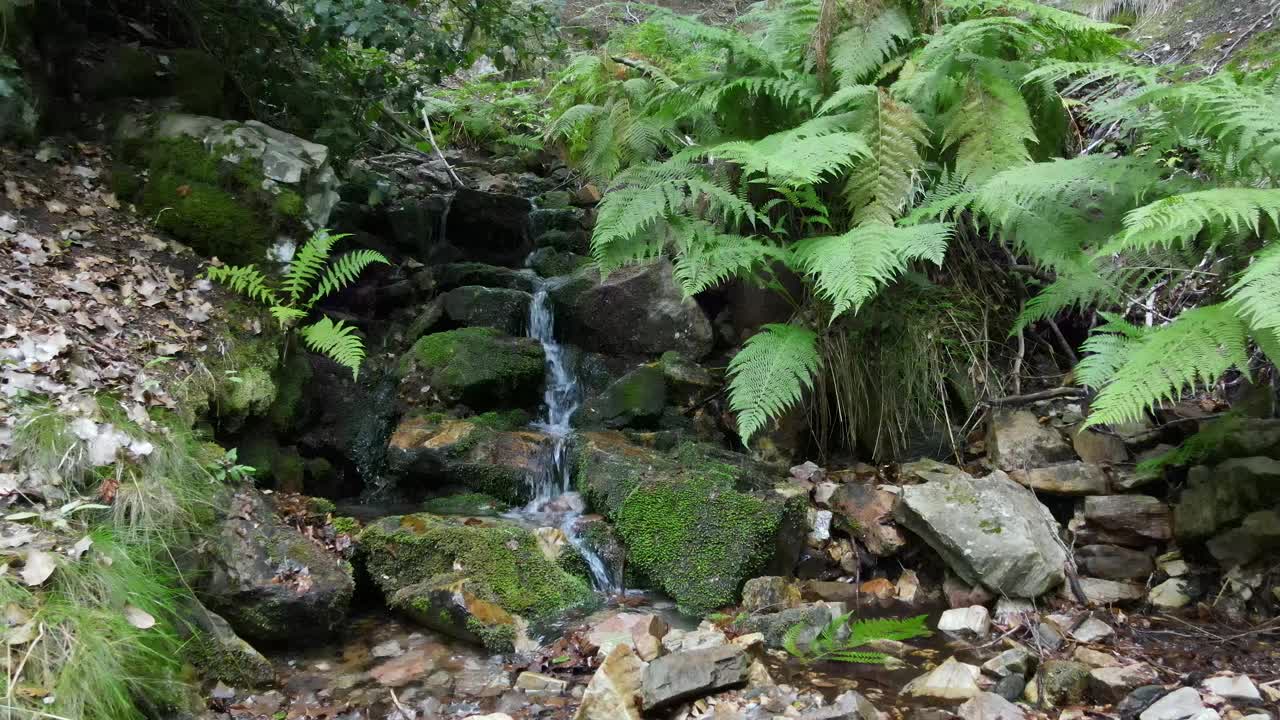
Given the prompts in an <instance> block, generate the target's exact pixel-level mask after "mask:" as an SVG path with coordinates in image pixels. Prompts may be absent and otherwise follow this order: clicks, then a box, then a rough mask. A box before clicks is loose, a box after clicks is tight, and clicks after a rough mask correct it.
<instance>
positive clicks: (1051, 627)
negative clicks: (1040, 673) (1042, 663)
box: [1031, 620, 1067, 652]
mask: <svg viewBox="0 0 1280 720" xmlns="http://www.w3.org/2000/svg"><path fill="white" fill-rule="evenodd" d="M1031 632H1032V633H1033V634H1034V635H1035V638H1036V642H1037V643H1038V644H1039V645H1041V646H1042V647H1044V649H1046V650H1048V651H1050V652H1054V651H1056V650H1057V649H1058V648H1060V647H1062V644H1063V643H1065V642H1066V641H1067V637H1066V633H1065V632H1064V630H1063V629H1062V628H1061V627H1060V626H1059V625H1058V624H1057V623H1055V622H1053V621H1052V620H1045V621H1044V622H1039V623H1036V626H1035V627H1034V628H1032V629H1031Z"/></svg>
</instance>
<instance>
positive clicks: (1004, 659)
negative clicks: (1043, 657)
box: [982, 647, 1039, 678]
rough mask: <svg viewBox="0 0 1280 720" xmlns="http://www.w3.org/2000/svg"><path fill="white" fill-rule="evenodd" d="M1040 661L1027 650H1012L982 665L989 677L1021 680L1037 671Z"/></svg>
mask: <svg viewBox="0 0 1280 720" xmlns="http://www.w3.org/2000/svg"><path fill="white" fill-rule="evenodd" d="M1038 661H1039V659H1038V658H1037V657H1036V656H1035V655H1032V654H1031V652H1030V651H1028V650H1027V649H1026V648H1020V647H1018V648H1010V649H1009V650H1005V651H1004V652H1002V653H1000V654H999V655H997V656H995V657H993V658H991V659H990V660H988V661H986V662H985V663H983V664H982V670H983V672H985V673H987V674H988V675H991V676H994V677H998V678H1006V677H1009V676H1010V675H1016V676H1018V677H1021V678H1025V677H1027V675H1030V674H1031V672H1032V671H1033V670H1035V667H1036V663H1037V662H1038Z"/></svg>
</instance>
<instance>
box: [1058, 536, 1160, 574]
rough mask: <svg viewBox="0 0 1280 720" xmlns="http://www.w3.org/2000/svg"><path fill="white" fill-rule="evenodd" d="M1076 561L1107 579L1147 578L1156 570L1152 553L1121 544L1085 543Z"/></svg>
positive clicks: (1086, 570)
mask: <svg viewBox="0 0 1280 720" xmlns="http://www.w3.org/2000/svg"><path fill="white" fill-rule="evenodd" d="M1076 563H1077V564H1078V565H1079V566H1080V569H1081V570H1083V571H1084V572H1086V573H1088V574H1089V575H1091V576H1093V577H1099V578H1105V579H1107V580H1146V579H1147V578H1148V577H1150V575H1151V573H1152V572H1154V571H1155V564H1154V563H1153V562H1152V561H1151V555H1150V554H1148V553H1145V552H1142V551H1141V550H1134V549H1132V548H1125V547H1120V546H1119V545H1085V546H1084V547H1081V548H1079V549H1077V550H1076Z"/></svg>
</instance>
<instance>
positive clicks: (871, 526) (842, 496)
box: [830, 483, 907, 557]
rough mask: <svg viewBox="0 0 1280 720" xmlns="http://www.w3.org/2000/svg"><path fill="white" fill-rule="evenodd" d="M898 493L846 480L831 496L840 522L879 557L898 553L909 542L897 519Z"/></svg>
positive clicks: (869, 484) (832, 504) (832, 506)
mask: <svg viewBox="0 0 1280 720" xmlns="http://www.w3.org/2000/svg"><path fill="white" fill-rule="evenodd" d="M897 502H898V496H897V495H895V494H893V493H891V492H888V491H885V490H881V489H880V488H878V487H876V486H875V485H873V484H871V483H845V484H842V485H840V486H838V487H837V489H836V490H835V492H834V493H833V494H832V496H831V499H830V504H831V509H832V510H833V511H835V512H836V513H837V515H838V516H839V519H840V521H839V523H838V525H839V526H840V527H842V528H843V529H844V530H845V531H846V532H847V533H849V535H851V536H852V537H854V538H857V539H858V540H860V541H862V544H863V545H864V546H865V547H866V548H867V550H869V551H870V552H871V554H873V555H876V556H877V557H886V556H889V555H894V554H896V553H897V552H898V551H899V550H901V549H902V548H903V547H904V546H906V544H907V538H906V536H905V535H903V533H902V529H901V528H899V527H898V526H897V524H896V523H895V522H894V520H893V509H894V506H895V505H896V504H897Z"/></svg>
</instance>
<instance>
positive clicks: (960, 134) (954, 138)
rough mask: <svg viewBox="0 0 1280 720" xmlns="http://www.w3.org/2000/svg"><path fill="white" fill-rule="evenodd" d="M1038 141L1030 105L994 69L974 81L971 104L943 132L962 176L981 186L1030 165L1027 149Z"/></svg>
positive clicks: (980, 73) (967, 91)
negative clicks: (1007, 171)
mask: <svg viewBox="0 0 1280 720" xmlns="http://www.w3.org/2000/svg"><path fill="white" fill-rule="evenodd" d="M1036 139H1037V136H1036V131H1035V127H1034V125H1033V124H1032V122H1031V110H1030V108H1028V107H1027V101H1026V99H1025V98H1024V97H1023V96H1022V93H1021V91H1019V90H1018V87H1017V86H1016V85H1015V84H1014V83H1012V82H1011V81H1009V80H1008V79H1007V78H1005V77H1003V76H1002V75H1001V74H1000V73H998V72H996V71H994V70H993V68H992V67H991V66H983V67H980V68H978V69H976V70H975V71H974V73H973V74H972V75H971V76H970V77H969V80H968V83H967V85H966V88H965V100H964V102H963V103H962V104H961V105H960V106H959V107H957V108H956V109H955V110H954V111H953V112H952V116H951V120H950V122H949V123H948V124H947V127H946V129H945V131H944V132H943V145H944V147H954V149H955V153H956V172H958V173H960V174H961V175H965V176H968V177H970V178H972V179H973V180H974V181H976V182H982V181H984V180H986V179H988V178H990V177H991V176H992V175H995V174H996V173H998V172H1000V171H1001V170H1006V169H1008V168H1011V167H1015V166H1017V165H1022V164H1025V163H1028V162H1030V161H1031V151H1030V149H1029V148H1028V147H1027V144H1028V143H1034V142H1036Z"/></svg>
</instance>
